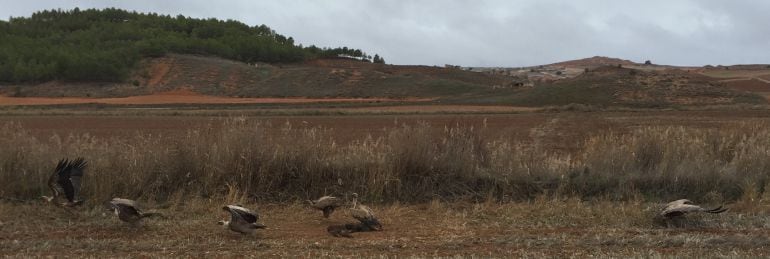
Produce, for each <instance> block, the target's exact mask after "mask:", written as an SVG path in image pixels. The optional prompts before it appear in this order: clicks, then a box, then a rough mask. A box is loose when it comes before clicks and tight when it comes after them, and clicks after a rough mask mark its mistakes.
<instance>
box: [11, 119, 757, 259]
mask: <svg viewBox="0 0 770 259" xmlns="http://www.w3.org/2000/svg"><path fill="white" fill-rule="evenodd" d="M552 122H553V121H550V122H548V123H545V124H543V125H541V127H537V128H535V129H533V134H535V135H537V134H551V133H549V131H553V130H557V129H554V128H551V126H552ZM271 123H272V122H270V121H263V120H251V119H247V118H235V119H229V120H228V121H227V122H226V123H225V124H224V125H216V126H215V125H213V124H212V125H208V126H196V127H193V128H190V129H188V130H186V131H184V132H183V133H182V134H181V135H173V136H170V135H163V134H160V135H159V134H150V133H141V132H140V133H136V134H134V135H130V136H126V135H120V136H114V137H96V136H91V135H89V134H88V133H81V134H71V135H68V136H59V135H55V134H54V135H52V136H51V137H49V138H45V139H41V138H40V137H37V136H35V135H34V134H32V133H31V132H30V131H29V130H28V129H27V128H25V127H24V126H22V125H20V124H18V123H5V124H3V125H0V146H2V147H3V148H2V149H0V178H2V179H4V183H5V186H6V187H4V188H3V189H1V190H0V196H2V197H3V198H5V199H6V200H5V201H4V202H0V211H2V213H0V230H2V232H3V233H8V234H7V235H3V237H0V251H2V252H0V255H11V256H19V255H39V256H46V255H53V254H54V253H58V252H65V253H67V254H70V255H75V256H84V255H93V256H100V257H101V256H127V255H145V256H157V255H166V256H184V255H187V256H201V255H204V256H205V255H209V256H234V255H236V253H237V252H238V251H239V250H240V249H246V250H247V251H248V253H249V254H254V255H261V256H359V255H369V256H376V255H382V254H390V255H401V256H408V255H413V256H450V255H465V256H469V255H476V256H570V255H576V256H588V255H600V256H601V255H604V256H606V255H610V256H626V255H637V256H638V255H645V256H659V255H689V256H763V255H765V256H766V255H767V254H769V253H770V251H768V248H767V247H769V246H770V237H769V236H768V234H767V231H766V229H767V228H768V227H770V217H768V216H767V213H768V212H770V190H768V188H770V160H768V159H767V158H768V157H770V130H768V125H767V123H766V122H761V121H759V122H757V121H755V122H746V123H737V124H731V125H730V126H724V127H721V128H720V129H719V130H717V129H708V128H697V127H686V126H665V127H664V126H640V127H637V128H636V129H634V130H631V131H618V132H615V131H609V132H601V133H597V134H594V135H592V136H589V137H588V138H586V139H584V140H581V141H578V142H579V143H580V144H579V146H578V148H577V149H575V150H566V151H565V150H553V149H550V148H549V147H548V146H547V145H543V144H542V143H539V142H538V141H535V142H532V143H527V144H523V143H519V142H516V141H515V140H513V139H510V138H505V137H501V138H494V137H490V136H492V134H487V133H486V132H485V131H486V130H488V129H487V128H486V127H483V126H482V127H470V126H469V127H465V126H455V127H444V128H443V129H439V130H436V128H435V127H434V126H431V125H430V124H429V123H427V122H423V123H417V124H403V125H400V126H397V127H394V128H389V129H387V130H385V132H383V133H382V134H381V135H377V136H369V137H361V138H357V139H353V140H346V141H344V142H342V141H338V139H339V138H340V137H341V136H339V135H338V134H337V133H335V132H334V131H332V130H329V129H325V128H321V127H297V126H295V125H292V124H290V123H286V124H282V125H270V124H271ZM485 124H486V120H485ZM276 128H277V129H278V130H275V129H276ZM559 130H564V129H559ZM567 130H569V129H567ZM65 154H66V155H67V156H71V157H74V156H85V157H87V158H88V159H89V162H90V164H89V165H90V168H89V169H88V172H87V174H88V175H87V178H86V179H85V181H86V182H85V183H84V196H85V197H87V198H88V199H89V201H88V204H89V205H87V206H86V207H85V208H82V209H80V210H78V211H77V212H76V214H75V215H69V214H67V213H64V212H63V211H60V210H57V209H55V208H52V207H44V206H42V205H40V204H39V203H38V202H37V201H36V198H37V197H39V196H40V195H41V194H45V193H46V192H47V189H46V187H45V185H44V182H45V179H46V178H47V177H48V174H49V173H50V172H51V170H52V167H53V165H54V163H55V161H56V160H57V159H59V158H60V157H62V156H65ZM349 192H358V193H359V194H362V195H363V196H364V202H366V203H367V204H373V205H375V209H376V210H377V211H378V212H379V216H380V217H381V218H382V219H383V223H384V225H385V228H386V229H385V231H383V232H373V233H356V234H355V236H356V238H355V239H352V240H348V239H335V238H332V237H330V236H328V235H327V234H326V233H325V231H324V230H325V229H326V226H328V225H330V224H336V223H344V222H348V221H350V219H348V217H347V216H346V215H345V212H344V211H341V212H338V213H337V214H335V215H334V216H333V217H332V219H330V220H328V221H327V220H322V219H321V217H320V213H318V212H317V211H314V210H311V209H309V208H305V207H303V206H302V205H298V204H299V202H300V201H302V200H304V199H307V198H311V197H318V196H320V195H322V194H335V195H341V196H344V195H345V194H346V193H349ZM115 196H119V197H127V198H134V199H139V200H141V201H144V202H145V203H146V204H148V207H154V208H158V209H159V210H161V211H162V212H165V213H166V214H167V215H171V216H170V218H169V219H166V220H153V221H149V222H148V223H147V226H145V227H144V228H142V229H138V230H133V229H129V228H127V227H125V226H122V225H121V224H119V223H118V222H117V220H116V219H114V218H112V217H104V216H103V215H102V213H103V208H102V207H101V202H103V201H106V200H109V199H110V198H112V197H115ZM681 197H689V198H691V199H693V200H696V201H697V202H702V203H706V204H719V203H728V204H729V207H730V208H731V210H730V212H729V213H726V214H721V215H717V216H714V215H708V216H703V217H700V216H696V217H693V218H692V219H691V220H690V221H688V222H687V223H686V224H684V225H679V226H678V227H675V228H669V227H665V226H661V225H658V224H656V223H655V222H653V221H652V220H651V218H652V215H654V214H655V211H656V209H657V207H656V204H657V203H659V202H662V201H667V200H671V199H675V198H681ZM229 202H240V203H243V204H248V205H249V206H252V207H257V208H259V209H260V211H261V212H262V214H263V215H264V218H265V219H264V221H265V223H266V224H267V225H268V226H270V227H271V228H270V229H267V230H265V231H262V232H261V234H259V235H257V236H256V237H242V236H240V235H237V234H232V233H228V232H226V231H224V230H223V229H221V228H220V227H219V226H217V225H216V224H214V223H215V222H216V220H217V218H219V217H224V216H225V215H224V214H223V213H222V212H221V211H220V210H219V209H218V207H219V206H220V205H221V204H224V203H229ZM41 210H42V211H45V213H39V211H41ZM21 219H27V220H29V222H24V221H22V220H21ZM39 223H41V224H39ZM42 223H45V224H42ZM173 227H179V228H178V229H176V228H173Z"/></svg>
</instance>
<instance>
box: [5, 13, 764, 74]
mask: <svg viewBox="0 0 770 259" xmlns="http://www.w3.org/2000/svg"><path fill="white" fill-rule="evenodd" d="M0 6H1V8H0V19H2V20H7V19H8V17H11V16H29V15H30V14H31V13H32V12H34V11H36V10H42V9H54V8H62V9H71V8H74V7H80V8H81V9H84V8H104V7H117V8H123V9H128V10H136V11H140V12H156V13H162V14H171V15H177V14H183V15H185V16H191V17H198V18H210V17H215V18H219V19H234V20H239V21H242V22H244V23H246V24H249V25H260V24H265V25H267V26H269V27H271V28H273V29H274V30H276V31H277V32H278V33H281V34H283V35H286V36H291V37H294V39H295V41H296V42H298V43H302V44H304V45H310V44H315V45H317V46H329V47H336V46H350V47H354V48H360V49H362V50H364V51H366V52H368V53H370V54H372V55H373V54H374V53H378V54H380V55H382V56H383V57H385V60H386V61H387V62H388V63H393V64H422V65H444V64H454V65H463V66H525V65H539V64H547V63H554V62H558V61H563V60H570V59H578V58H584V57H591V56H610V57H619V58H624V59H630V60H633V61H637V62H643V61H644V60H647V59H649V60H652V61H653V62H654V63H658V64H673V65H706V64H714V65H717V64H724V65H727V64H740V63H744V64H745V63H770V1H764V0H677V1H673V0H645V1H617V0H581V1H572V0H499V1H496V0H489V1H484V0H481V1H479V0H465V1H461V0H412V1H410V0H388V1H385V0H281V1H278V0H274V1H258V0H254V1H252V0H234V1H227V0H219V1H208V0H189V1H173V0H168V1H157V0H132V1H95V0H91V1H73V0H39V1H38V0H35V1H12V0H0Z"/></svg>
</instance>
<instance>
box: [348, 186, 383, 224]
mask: <svg viewBox="0 0 770 259" xmlns="http://www.w3.org/2000/svg"><path fill="white" fill-rule="evenodd" d="M352 205H353V206H352V207H351V208H350V215H351V216H353V218H355V219H357V220H358V221H360V222H361V223H362V224H364V225H366V226H367V227H368V228H371V229H372V230H382V224H380V221H379V220H378V219H377V217H376V216H375V215H374V212H373V211H372V209H370V208H369V207H368V206H366V205H363V204H358V194H357V193H353V204H352Z"/></svg>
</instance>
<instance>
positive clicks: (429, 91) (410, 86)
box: [0, 54, 511, 98]
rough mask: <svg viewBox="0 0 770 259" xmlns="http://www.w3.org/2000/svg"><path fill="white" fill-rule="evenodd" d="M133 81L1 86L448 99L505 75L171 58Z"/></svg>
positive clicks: (150, 63)
mask: <svg viewBox="0 0 770 259" xmlns="http://www.w3.org/2000/svg"><path fill="white" fill-rule="evenodd" d="M129 81H130V82H128V83H68V82H49V83H44V84H36V85H23V86H20V87H19V86H16V87H5V89H3V88H1V87H0V92H2V93H5V94H7V95H12V96H13V95H15V96H49V97H64V96H77V97H85V96H87V97H118V96H131V95H146V94H152V93H158V92H167V91H173V90H178V89H187V90H191V91H194V92H198V93H203V94H206V95H217V96H234V97H311V98H331V97H354V98H355V97H389V98H407V97H431V98H433V97H437V98H440V97H447V96H465V95H472V94H477V93H481V92H488V91H490V90H492V88H493V87H494V86H496V85H502V84H506V83H510V81H511V79H509V78H505V77H502V76H489V75H486V74H482V73H476V72H469V71H462V70H458V69H446V68H439V67H428V66H392V65H383V64H374V63H369V62H362V61H357V60H351V59H317V60H312V61H307V62H303V63H294V64H280V65H279V64H273V65H271V64H266V63H257V64H255V65H250V64H247V63H243V62H238V61H232V60H227V59H222V58H216V57H205V56H196V55H179V54H169V55H167V56H165V57H160V58H152V59H147V60H145V61H142V62H140V64H139V68H138V69H136V70H135V71H134V74H133V76H132V77H131V79H130V80H129Z"/></svg>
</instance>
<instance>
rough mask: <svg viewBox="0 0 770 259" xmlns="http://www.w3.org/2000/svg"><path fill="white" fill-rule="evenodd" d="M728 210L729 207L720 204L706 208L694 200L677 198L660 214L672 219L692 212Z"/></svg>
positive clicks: (720, 211)
mask: <svg viewBox="0 0 770 259" xmlns="http://www.w3.org/2000/svg"><path fill="white" fill-rule="evenodd" d="M725 211H727V208H724V207H723V206H719V207H717V208H713V209H706V208H703V207H701V206H698V205H695V204H692V201H690V200H687V199H681V200H675V201H672V202H669V203H668V204H666V207H665V208H663V211H661V212H660V216H661V217H663V218H664V219H671V218H676V217H680V216H684V215H685V214H687V213H690V212H707V213H722V212H725Z"/></svg>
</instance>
